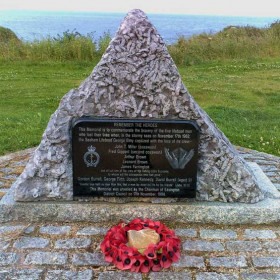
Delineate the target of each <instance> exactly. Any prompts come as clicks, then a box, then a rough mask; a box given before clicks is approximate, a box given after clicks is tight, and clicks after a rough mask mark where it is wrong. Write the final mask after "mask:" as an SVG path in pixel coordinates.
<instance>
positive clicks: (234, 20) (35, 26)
mask: <svg viewBox="0 0 280 280" xmlns="http://www.w3.org/2000/svg"><path fill="white" fill-rule="evenodd" d="M124 16H125V14H122V13H101V12H62V11H4V10H2V11H0V26H3V27H7V28H10V29H11V30H13V31H14V32H15V33H16V34H17V36H18V37H19V38H21V39H23V40H25V41H32V40H34V39H36V40H41V39H42V38H46V37H48V36H51V37H54V36H57V35H58V34H59V35H62V34H63V32H65V31H70V32H72V31H77V32H79V33H81V34H82V35H87V34H89V33H90V34H93V37H94V39H99V37H100V36H102V35H104V33H108V32H109V33H110V34H111V36H113V35H114V34H115V32H116V31H117V29H118V26H119V25H120V23H121V21H122V19H123V18H124ZM147 16H148V17H149V18H150V20H151V22H152V23H153V25H154V26H155V27H156V28H157V30H158V31H159V33H160V34H161V36H162V37H163V39H164V40H165V42H166V43H167V44H173V43H175V42H176V41H177V39H178V37H179V36H185V37H190V36H192V35H195V34H200V33H203V32H206V33H216V32H219V31H221V30H222V29H223V28H225V27H227V26H230V25H232V26H247V25H250V26H255V27H269V26H270V24H271V23H273V22H275V21H276V20H279V18H276V17H244V16H213V15H209V16H208V15H168V14H147Z"/></svg>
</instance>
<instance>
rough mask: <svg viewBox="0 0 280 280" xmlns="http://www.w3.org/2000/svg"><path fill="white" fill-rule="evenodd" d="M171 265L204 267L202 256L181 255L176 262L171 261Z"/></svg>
mask: <svg viewBox="0 0 280 280" xmlns="http://www.w3.org/2000/svg"><path fill="white" fill-rule="evenodd" d="M172 266H174V267H196V268H202V267H205V264H204V259H203V257H196V256H185V255H183V256H181V258H180V259H179V261H178V262H176V263H173V264H172Z"/></svg>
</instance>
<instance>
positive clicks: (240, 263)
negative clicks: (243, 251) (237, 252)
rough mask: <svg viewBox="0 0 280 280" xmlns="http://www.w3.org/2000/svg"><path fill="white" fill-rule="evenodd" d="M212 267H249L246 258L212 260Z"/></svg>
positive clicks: (216, 258)
mask: <svg viewBox="0 0 280 280" xmlns="http://www.w3.org/2000/svg"><path fill="white" fill-rule="evenodd" d="M210 266H212V267H226V268H236V267H239V268H241V267H247V261H246V259H245V257H215V258H210Z"/></svg>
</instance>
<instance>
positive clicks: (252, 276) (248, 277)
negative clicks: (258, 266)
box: [241, 273, 280, 280]
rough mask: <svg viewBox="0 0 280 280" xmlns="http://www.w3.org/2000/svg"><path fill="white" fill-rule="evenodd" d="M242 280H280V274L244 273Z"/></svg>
mask: <svg viewBox="0 0 280 280" xmlns="http://www.w3.org/2000/svg"><path fill="white" fill-rule="evenodd" d="M241 277H242V280H280V274H271V273H242V274H241Z"/></svg>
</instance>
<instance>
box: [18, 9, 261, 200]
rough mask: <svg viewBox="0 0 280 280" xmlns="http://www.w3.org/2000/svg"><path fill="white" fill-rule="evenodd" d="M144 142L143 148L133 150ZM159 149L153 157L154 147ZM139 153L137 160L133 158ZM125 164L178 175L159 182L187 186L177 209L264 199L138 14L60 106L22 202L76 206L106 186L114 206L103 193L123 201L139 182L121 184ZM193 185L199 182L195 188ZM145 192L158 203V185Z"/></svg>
mask: <svg viewBox="0 0 280 280" xmlns="http://www.w3.org/2000/svg"><path fill="white" fill-rule="evenodd" d="M153 129H154V130H153ZM160 131H162V133H160ZM180 131H181V132H180ZM155 133H157V136H155V137H154V136H153V135H154V134H155ZM175 135H178V136H176V137H177V138H176V137H175ZM198 137H199V140H198ZM146 138H147V139H150V140H149V142H145V141H144V140H145V139H146ZM96 139H99V140H96ZM113 139H117V140H113ZM124 139H128V140H124ZM131 139H132V140H131ZM162 139H164V140H162ZM178 139H179V140H178ZM130 140H131V141H132V142H133V143H131V147H129V142H128V141H130ZM140 140H141V141H143V142H141V141H140ZM137 141H138V144H139V145H140V144H141V145H142V146H141V148H139V147H140V146H137V147H136V148H133V146H134V144H135V143H136V142H137ZM153 141H154V142H153ZM176 141H177V142H176ZM147 143H148V144H147ZM152 143H155V144H154V148H152V147H151V146H149V145H151V144H152ZM147 145H148V146H147ZM145 147H146V148H145ZM147 147H148V148H147ZM127 150H128V151H129V153H128V154H127V155H124V154H125V153H126V151H127ZM135 150H137V151H139V152H138V154H137V152H135V153H136V155H137V157H136V155H134V156H133V155H132V154H133V151H135ZM147 150H148V151H149V153H150V154H149V155H148V154H147V153H146V152H145V151H147ZM118 151H119V153H123V154H121V155H120V154H118ZM151 151H154V152H153V154H151ZM142 152H143V154H144V156H143V157H142V158H141V153H142ZM124 160H126V161H127V164H128V166H130V167H131V165H129V164H136V165H135V168H128V170H138V169H139V170H140V169H141V170H147V169H148V170H150V171H149V172H148V173H149V174H150V173H151V172H152V171H153V170H155V172H158V170H163V171H164V170H169V169H170V170H173V171H174V174H173V173H172V172H173V171H172V172H171V171H170V173H168V174H167V175H164V176H160V177H159V178H163V179H162V180H163V181H164V182H168V180H171V179H173V182H176V183H178V184H179V183H180V181H179V180H182V181H181V182H182V184H181V185H179V188H178V190H179V191H178V193H177V194H176V195H175V196H174V197H175V198H174V201H175V200H180V199H181V198H180V197H183V198H185V197H194V196H195V197H196V199H197V200H205V201H223V202H243V203H256V202H258V201H260V200H262V199H263V198H264V195H263V193H262V191H261V190H260V188H259V186H258V185H257V183H256V180H255V178H254V175H253V173H252V172H251V170H250V168H249V167H248V166H247V165H246V163H245V162H244V161H243V160H242V159H241V158H240V157H239V155H238V153H237V152H236V150H235V148H234V147H233V146H232V144H231V143H230V142H229V140H228V139H227V138H226V136H225V135H224V134H223V133H222V132H221V131H220V130H219V129H218V128H217V127H216V125H215V124H214V122H213V121H212V120H211V119H210V118H209V116H208V115H207V114H206V113H205V112H204V111H203V110H202V109H201V108H200V107H199V106H198V104H197V103H196V102H195V100H194V99H193V97H192V96H191V95H190V94H189V93H188V91H187V89H186V87H185V86H184V84H183V83H182V80H181V77H180V75H179V73H178V69H177V67H176V66H175V64H174V62H173V60H172V58H171V57H170V55H169V53H168V50H167V47H166V45H165V44H164V41H163V39H162V38H161V36H160V35H159V34H158V32H157V30H156V29H155V27H154V26H153V25H152V24H151V22H150V21H149V19H148V18H147V17H146V15H145V14H144V13H143V12H142V11H140V10H133V11H131V12H129V13H128V14H127V16H126V17H125V18H124V20H123V22H122V23H121V25H120V27H119V30H118V31H117V33H116V35H115V37H114V38H113V39H112V41H111V43H110V45H109V47H108V49H107V50H106V52H105V53H104V54H103V56H102V59H101V61H100V62H99V63H98V65H97V66H96V67H95V68H94V70H93V72H92V73H91V74H90V76H89V77H88V78H87V79H86V80H85V81H84V82H83V83H82V84H81V85H80V87H79V88H78V89H72V90H71V91H70V92H69V93H68V94H66V95H65V96H64V97H63V98H62V100H61V102H60V105H59V107H58V109H57V110H56V112H55V113H54V114H53V115H52V116H51V119H50V121H49V123H48V126H47V128H46V130H45V132H44V134H43V137H42V141H41V143H40V145H39V147H38V148H37V150H36V151H35V153H34V155H33V157H32V158H31V159H30V161H29V163H28V165H27V166H26V168H25V170H24V172H23V173H22V174H21V176H20V177H19V179H18V180H17V182H16V183H15V193H14V197H15V200H16V201H35V200H37V201H38V200H73V198H74V196H76V195H77V196H79V195H89V196H95V195H97V196H98V195H100V193H99V194H98V187H104V188H105V187H106V186H109V187H108V188H109V189H108V192H106V188H105V189H103V191H102V192H101V196H102V197H101V198H100V197H99V198H97V199H104V200H106V199H109V198H107V197H104V196H106V194H108V195H107V196H122V195H123V192H122V191H121V188H123V187H126V186H127V184H128V178H130V180H131V178H133V176H132V175H131V174H128V175H127V176H122V175H124V174H126V171H122V170H125V166H126V165H125V163H124ZM129 161H130V163H129ZM105 162H107V164H105ZM120 162H121V163H120ZM131 162H132V163H131ZM147 162H148V163H149V164H148V163H147ZM163 162H164V163H163ZM108 166H109V167H108ZM151 166H152V168H151ZM98 168H99V169H98ZM114 168H115V169H116V170H115V174H113V171H112V170H114ZM168 168H169V169H168ZM196 168H197V184H196V182H195V181H196ZM89 170H92V172H93V173H92V174H94V175H92V176H91V175H90V174H91V171H89ZM96 170H99V171H98V172H96ZM120 170H121V172H122V173H121V174H120V173H119V172H120ZM137 172H138V171H137ZM141 172H142V173H141ZM141 172H140V171H139V174H145V173H144V171H141ZM192 172H195V174H192ZM73 173H74V174H73ZM139 174H138V175H137V176H138V177H137V176H136V178H137V179H136V181H135V182H134V183H133V184H134V185H133V186H135V187H136V191H135V190H132V191H131V192H124V193H125V194H127V196H133V198H132V197H125V198H124V199H125V201H129V200H130V199H134V200H137V193H140V192H141V190H140V192H139V189H137V187H138V185H139V184H140V182H139V180H140V177H141V176H140V175H139ZM172 174H173V175H172ZM186 174H187V175H186ZM148 177H149V176H148ZM148 177H147V178H148ZM87 178H90V179H89V180H91V182H87ZM143 178H146V177H145V176H143ZM174 178H175V179H174ZM189 178H191V179H190V180H189ZM105 179H106V180H107V179H108V182H105ZM118 179H119V182H115V183H114V184H113V185H112V181H114V180H118ZM110 180H111V182H110ZM184 180H185V181H184ZM188 180H189V181H188ZM171 182H172V180H171ZM189 182H191V183H193V182H195V185H196V189H195V186H194V185H191V184H189ZM107 183H108V184H107ZM145 184H146V185H147V186H149V187H150V188H151V192H150V194H151V196H153V194H154V193H155V192H154V191H152V189H153V185H149V180H147V181H146V182H145V181H144V182H141V186H143V188H145ZM187 184H189V185H187ZM89 186H90V187H91V191H90V192H89V191H88V187H89ZM112 186H113V187H116V191H115V190H114V191H112V188H113V187H112ZM182 186H183V188H184V187H188V188H189V192H187V193H185V192H184V190H182V189H181V187H182ZM164 188H167V185H164ZM172 188H174V189H176V186H175V185H174V184H173V185H172V184H171V185H170V187H169V193H168V192H167V195H166V196H167V197H173V196H172ZM194 192H196V193H194ZM157 194H158V196H159V197H160V195H159V193H157ZM142 196H145V192H143V193H142V195H141V194H139V197H140V198H139V199H140V200H141V199H143V197H142ZM148 196H149V195H148ZM163 196H164V195H163ZM141 197H142V198H141ZM144 199H147V198H146V197H145V198H144ZM153 199H154V198H150V200H151V201H153ZM169 201H170V200H169Z"/></svg>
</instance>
